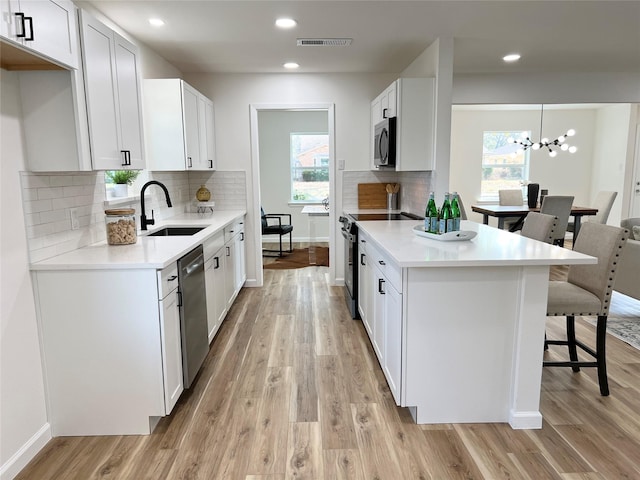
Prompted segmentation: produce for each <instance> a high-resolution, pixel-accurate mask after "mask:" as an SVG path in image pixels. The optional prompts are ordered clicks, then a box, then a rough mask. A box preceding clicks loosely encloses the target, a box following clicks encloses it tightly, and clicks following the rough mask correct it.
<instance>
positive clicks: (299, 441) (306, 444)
mask: <svg viewBox="0 0 640 480" xmlns="http://www.w3.org/2000/svg"><path fill="white" fill-rule="evenodd" d="M287 452H288V453H287V471H286V475H285V477H286V478H295V479H296V480H316V479H318V478H325V476H324V472H323V469H324V465H323V461H322V433H321V431H320V424H319V423H318V422H306V423H303V422H295V423H292V424H291V426H290V430H289V446H288V449H287Z"/></svg>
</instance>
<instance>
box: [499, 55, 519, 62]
mask: <svg viewBox="0 0 640 480" xmlns="http://www.w3.org/2000/svg"><path fill="white" fill-rule="evenodd" d="M502 60H504V61H505V62H517V61H518V60H520V54H519V53H510V54H509V55H505V56H504V57H502Z"/></svg>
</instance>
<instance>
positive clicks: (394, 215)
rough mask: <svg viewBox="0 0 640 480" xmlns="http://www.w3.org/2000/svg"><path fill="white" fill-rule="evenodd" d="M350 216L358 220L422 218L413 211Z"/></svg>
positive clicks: (354, 214)
mask: <svg viewBox="0 0 640 480" xmlns="http://www.w3.org/2000/svg"><path fill="white" fill-rule="evenodd" d="M350 216H351V217H352V218H353V219H354V220H355V221H356V222H358V221H360V222H364V221H367V220H422V217H419V216H417V215H413V214H411V213H405V212H402V213H352V214H350Z"/></svg>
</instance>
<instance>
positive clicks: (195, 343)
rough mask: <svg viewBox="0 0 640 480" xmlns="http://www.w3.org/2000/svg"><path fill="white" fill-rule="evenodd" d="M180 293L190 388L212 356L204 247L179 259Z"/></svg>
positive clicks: (184, 359)
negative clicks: (208, 358)
mask: <svg viewBox="0 0 640 480" xmlns="http://www.w3.org/2000/svg"><path fill="white" fill-rule="evenodd" d="M178 292H179V297H178V298H179V302H180V304H179V309H180V336H181V339H182V372H183V376H184V388H189V387H190V386H191V383H192V382H193V379H194V378H195V376H196V374H197V373H198V370H200V367H201V366H202V363H203V362H204V359H205V357H206V356H207V353H209V339H208V337H207V333H208V332H207V297H206V290H205V284H204V254H203V249H202V245H199V246H198V247H196V248H194V249H193V250H191V251H190V252H189V253H187V254H186V255H185V256H183V257H182V258H181V259H180V260H178Z"/></svg>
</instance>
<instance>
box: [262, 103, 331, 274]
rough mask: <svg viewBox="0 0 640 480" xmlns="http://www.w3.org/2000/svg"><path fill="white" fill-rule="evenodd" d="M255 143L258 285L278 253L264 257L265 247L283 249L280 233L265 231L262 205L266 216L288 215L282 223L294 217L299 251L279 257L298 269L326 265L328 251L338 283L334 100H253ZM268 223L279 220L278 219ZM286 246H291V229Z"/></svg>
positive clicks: (285, 247) (293, 233) (286, 236)
mask: <svg viewBox="0 0 640 480" xmlns="http://www.w3.org/2000/svg"><path fill="white" fill-rule="evenodd" d="M251 143H252V163H253V185H254V192H255V193H254V198H253V200H254V202H253V211H254V212H256V215H255V217H254V218H255V223H254V231H255V245H256V246H257V247H256V250H257V251H256V256H255V258H256V274H257V275H256V276H257V278H256V280H257V283H258V285H262V284H263V279H264V276H263V263H264V265H267V264H271V266H270V267H267V268H273V267H275V265H273V262H274V258H273V255H276V256H278V253H277V252H275V253H274V252H269V254H268V256H265V257H263V255H262V251H261V250H262V248H266V249H268V250H272V251H273V250H276V251H278V250H279V248H280V246H279V240H280V239H279V237H278V235H272V236H264V237H263V235H262V217H261V215H260V214H258V212H260V211H261V209H264V212H265V214H267V216H269V215H270V214H281V215H284V216H283V217H281V218H280V222H281V223H282V224H285V223H287V222H289V221H290V222H291V225H292V226H293V231H292V234H291V236H292V242H293V247H294V253H293V254H288V253H285V254H284V255H283V256H282V257H279V259H278V260H276V262H277V263H282V264H284V265H283V267H284V268H299V267H300V266H304V264H309V265H322V264H326V261H325V256H326V258H327V260H328V264H329V276H330V281H331V283H335V268H334V264H335V261H333V259H334V258H335V252H334V248H332V247H333V245H334V244H335V228H334V227H333V224H334V223H335V221H334V216H333V209H331V205H335V202H334V197H335V175H336V173H335V161H334V159H335V148H334V107H333V104H313V105H308V104H305V105H251ZM289 215H290V217H289ZM269 224H270V225H273V224H275V225H277V224H278V218H273V219H270V221H269ZM282 246H283V249H284V250H288V248H289V235H288V234H287V235H285V236H284V237H283V238H282ZM303 249H304V250H303ZM289 260H291V261H292V263H291V266H290V267H289V266H287V262H288V261H289ZM301 262H302V263H301Z"/></svg>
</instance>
